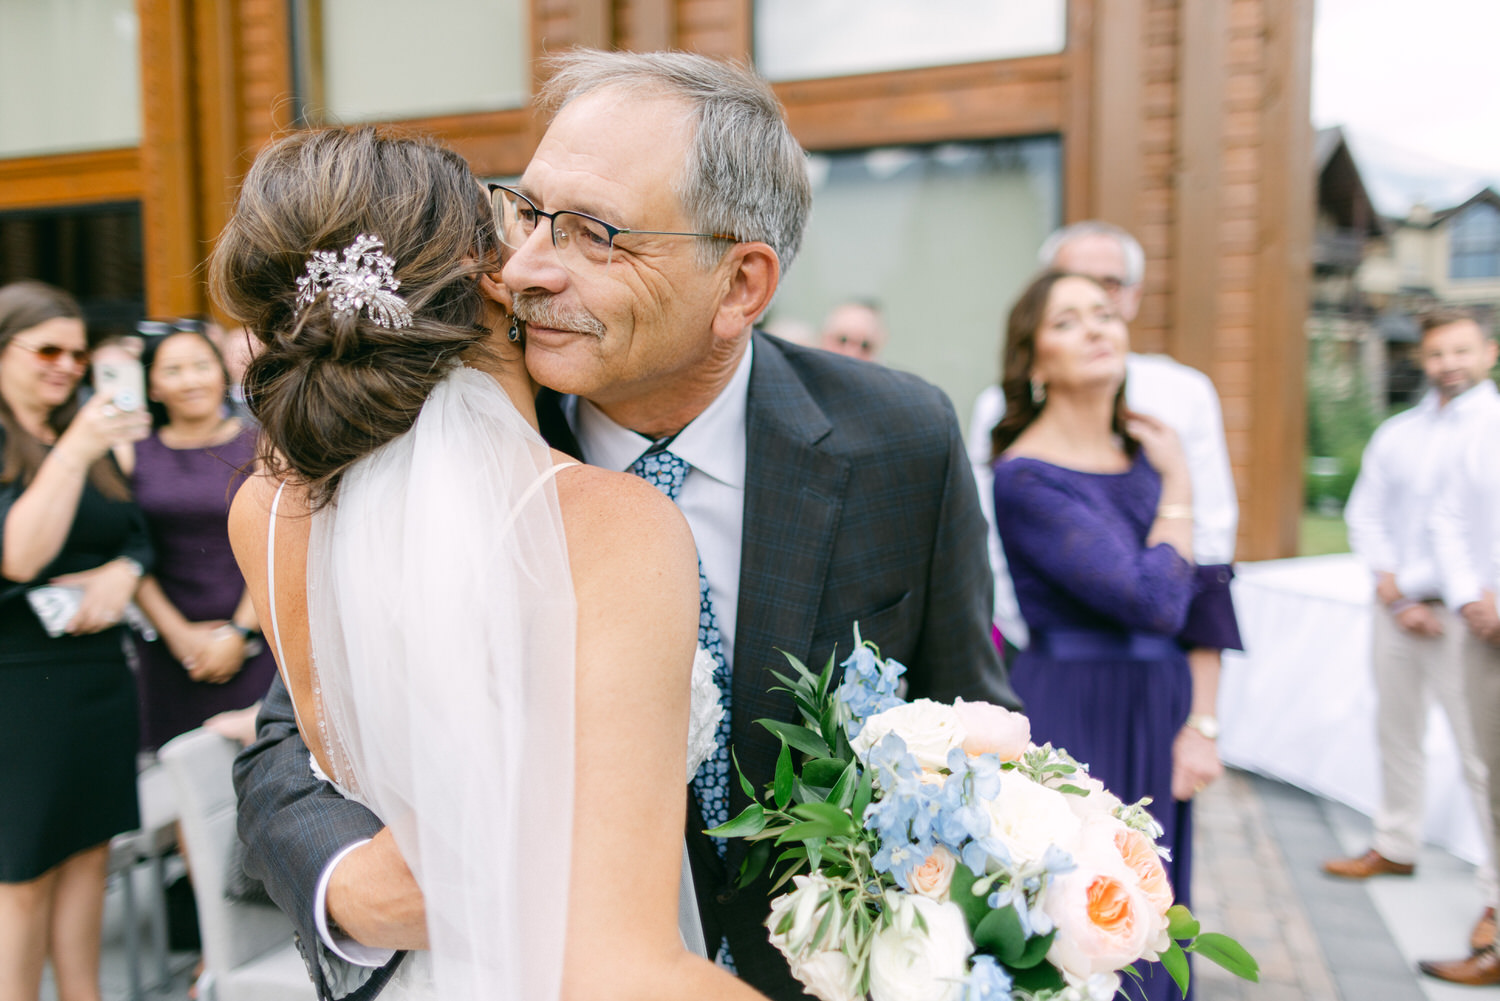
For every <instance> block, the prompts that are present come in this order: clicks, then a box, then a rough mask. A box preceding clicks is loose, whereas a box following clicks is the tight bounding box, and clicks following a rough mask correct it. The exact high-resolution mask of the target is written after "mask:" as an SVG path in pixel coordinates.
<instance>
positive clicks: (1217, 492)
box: [969, 354, 1240, 646]
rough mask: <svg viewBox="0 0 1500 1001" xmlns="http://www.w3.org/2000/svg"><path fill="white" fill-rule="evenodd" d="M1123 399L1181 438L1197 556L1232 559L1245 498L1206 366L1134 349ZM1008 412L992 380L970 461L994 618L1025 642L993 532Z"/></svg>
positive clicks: (1210, 560) (974, 424)
mask: <svg viewBox="0 0 1500 1001" xmlns="http://www.w3.org/2000/svg"><path fill="white" fill-rule="evenodd" d="M1125 403H1126V405H1127V406H1129V407H1130V409H1132V410H1137V411H1140V412H1141V413H1143V414H1147V415H1149V416H1151V417H1155V418H1157V419H1159V420H1161V421H1163V422H1164V423H1166V424H1167V426H1169V427H1170V428H1171V429H1172V430H1173V431H1176V432H1177V437H1178V438H1179V439H1180V440H1181V442H1182V451H1183V455H1184V457H1185V458H1186V459H1187V465H1188V474H1189V476H1190V477H1191V478H1192V481H1193V555H1194V557H1195V558H1196V560H1197V561H1198V562H1199V563H1202V564H1216V563H1232V562H1234V543H1235V535H1236V533H1237V532H1238V531H1239V525H1240V505H1239V499H1238V496H1237V495H1236V493H1235V489H1234V473H1233V471H1232V470H1231V468H1230V465H1229V449H1228V447H1227V446H1226V445H1225V443H1224V417H1223V414H1222V412H1221V411H1220V409H1219V394H1218V393H1217V392H1216V391H1215V390H1214V384H1213V382H1212V381H1211V380H1210V379H1209V378H1208V376H1206V375H1204V374H1203V373H1202V372H1200V371H1198V370H1197V369H1195V368H1190V367H1188V366H1187V365H1184V364H1182V363H1181V362H1178V361H1174V360H1173V359H1171V358H1168V357H1167V356H1166V355H1141V354H1131V355H1129V356H1128V357H1127V358H1126V361H1125ZM1004 416H1005V393H1004V392H1003V391H1002V390H1001V389H1000V387H999V386H990V387H988V388H986V389H985V390H984V392H982V393H980V394H979V399H978V400H976V401H974V411H973V416H972V417H971V418H970V421H969V460H970V462H972V463H973V465H974V482H975V483H976V484H977V485H978V487H979V504H980V507H981V509H982V510H983V511H984V516H985V518H987V519H988V520H989V523H990V566H991V568H992V569H993V570H994V571H995V623H996V625H998V626H999V627H1000V631H1001V632H1002V633H1003V634H1004V635H1005V638H1006V639H1008V640H1010V641H1011V642H1012V643H1014V644H1016V646H1025V645H1026V640H1027V638H1028V634H1027V630H1026V622H1025V620H1024V619H1022V618H1021V611H1020V606H1019V604H1018V603H1017V601H1016V592H1015V587H1014V586H1013V585H1012V584H1011V580H1010V572H1009V570H1008V569H1007V568H1006V566H1005V552H1004V550H1003V549H1002V548H1001V546H1000V537H999V534H998V533H997V532H996V531H995V511H994V508H995V496H994V489H993V484H994V474H993V473H992V472H991V470H990V431H991V429H993V428H994V426H995V425H996V424H998V423H1000V418H1002V417H1004Z"/></svg>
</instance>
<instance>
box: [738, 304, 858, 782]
mask: <svg viewBox="0 0 1500 1001" xmlns="http://www.w3.org/2000/svg"><path fill="white" fill-rule="evenodd" d="M745 425H746V438H747V441H746V455H745V467H746V468H745V519H744V528H743V532H742V536H741V543H740V593H739V616H738V624H737V626H736V629H735V640H734V714H733V720H732V727H733V741H734V746H735V749H736V754H737V755H738V757H739V760H740V764H741V765H742V766H743V767H744V768H745V770H746V772H747V774H748V775H749V776H750V778H751V780H752V781H753V782H757V783H759V782H761V781H764V780H767V779H769V777H770V775H771V773H772V771H773V770H774V765H775V760H776V752H777V750H778V748H779V744H778V743H777V742H776V741H775V740H774V738H772V737H771V736H770V734H768V733H767V732H766V731H765V729H764V728H762V727H760V726H758V725H756V723H755V720H757V719H761V718H763V717H772V718H775V719H793V718H795V709H794V707H793V705H792V701H791V699H790V697H789V696H787V695H786V694H785V693H784V692H779V691H778V692H772V691H771V689H772V688H773V687H776V686H778V685H779V684H780V682H778V681H777V680H776V679H775V678H773V677H771V674H770V672H771V671H773V670H774V671H780V672H783V673H785V672H786V671H787V670H789V667H788V665H787V664H786V661H785V658H783V657H782V655H781V654H780V653H779V652H777V651H778V650H784V651H786V652H788V653H791V654H793V655H794V656H797V657H799V658H800V659H802V660H803V661H804V662H806V661H807V658H808V657H809V655H810V654H811V653H818V652H819V651H811V650H810V649H809V648H810V646H811V644H812V637H813V632H814V629H815V626H816V623H817V616H818V610H819V607H820V605H821V603H822V597H823V591H824V587H825V586H826V583H827V581H826V578H827V575H828V566H829V561H830V559H831V556H832V553H833V544H834V531H835V529H836V528H837V526H838V522H839V514H840V511H841V509H842V505H843V495H844V488H845V485H846V483H847V482H848V477H849V463H848V461H847V460H846V459H845V458H844V457H843V456H840V455H838V454H837V453H834V452H830V451H829V450H828V449H827V447H826V444H825V439H826V438H827V437H828V435H829V433H830V432H831V431H832V430H833V425H832V424H831V423H830V422H829V420H828V417H827V416H826V415H825V414H824V413H823V410H822V408H821V407H819V406H818V405H817V403H816V402H815V401H814V400H813V398H812V396H811V395H810V394H809V393H808V391H807V388H806V386H804V385H803V383H802V380H801V379H800V377H799V376H798V375H797V372H796V370H795V369H793V368H792V366H791V365H790V363H788V361H787V359H786V357H785V355H784V354H783V353H782V350H781V347H780V345H779V343H778V342H776V341H773V340H771V339H769V338H767V337H765V336H763V335H760V334H757V335H756V336H755V358H754V362H753V367H752V369H751V372H750V395H749V403H748V407H747V410H746V415H745ZM809 666H811V667H814V668H816V667H817V666H820V665H812V664H810V665H809ZM733 797H734V800H735V801H736V802H732V803H731V810H732V812H733V811H734V810H737V809H739V808H741V807H743V805H744V802H745V801H744V797H743V794H742V793H741V792H740V790H739V789H738V784H737V783H736V784H735V788H734V789H733Z"/></svg>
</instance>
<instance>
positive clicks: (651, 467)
mask: <svg viewBox="0 0 1500 1001" xmlns="http://www.w3.org/2000/svg"><path fill="white" fill-rule="evenodd" d="M691 468H692V467H691V466H689V465H688V462H687V460H686V459H684V458H682V457H681V456H678V455H673V454H672V453H671V452H668V451H667V450H666V449H663V448H657V447H656V446H653V447H652V448H651V449H649V450H648V451H647V452H646V454H644V455H642V456H641V457H640V458H639V459H636V460H635V462H633V463H632V464H631V466H630V472H632V473H634V474H635V475H636V476H639V477H640V478H641V479H643V480H645V481H646V482H647V483H649V484H651V485H652V486H654V487H655V488H656V489H658V490H660V491H661V492H662V493H664V494H666V495H667V498H668V499H669V500H671V501H672V503H673V504H675V503H677V495H678V494H679V493H681V492H682V483H683V481H684V480H686V479H687V474H688V470H689V469H691ZM698 645H699V646H701V647H702V648H703V649H704V650H707V651H708V655H709V656H710V657H712V658H713V659H714V683H715V684H716V685H718V686H719V693H720V698H721V699H722V701H723V704H724V716H723V718H721V719H720V720H719V726H718V729H717V730H716V731H715V733H714V753H713V756H712V757H710V758H709V759H708V760H707V761H705V762H703V764H702V765H701V766H699V768H698V773H697V774H696V775H694V776H693V794H694V795H695V796H697V798H698V810H699V812H700V813H701V814H702V815H703V823H704V825H705V826H707V827H718V826H719V825H720V824H724V823H727V822H728V821H729V709H730V686H729V681H730V678H729V665H728V664H726V663H725V662H724V643H723V641H722V640H721V639H720V638H719V621H718V619H717V618H716V617H715V616H714V606H713V602H712V601H711V600H710V598H709V595H708V577H706V576H705V575H704V573H703V560H702V558H700V559H699V560H698ZM712 843H713V846H714V848H715V849H717V850H718V852H719V858H721V859H722V858H723V857H724V851H725V848H726V847H727V844H728V843H727V842H726V841H725V840H724V839H723V838H714V839H712ZM715 961H716V962H717V963H718V964H719V965H720V966H722V967H724V968H726V969H728V970H729V971H730V972H734V969H735V967H734V958H733V956H731V955H730V952H729V940H728V939H727V938H726V939H724V940H722V941H721V942H720V943H719V954H718V956H717V958H716V960H715Z"/></svg>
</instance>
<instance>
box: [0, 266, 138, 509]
mask: <svg viewBox="0 0 1500 1001" xmlns="http://www.w3.org/2000/svg"><path fill="white" fill-rule="evenodd" d="M58 319H62V320H78V321H80V322H82V320H83V309H82V308H81V307H80V306H79V305H78V300H76V299H74V298H73V297H72V296H71V295H69V294H68V293H66V292H64V291H63V290H62V289H60V288H53V287H52V286H51V285H47V284H44V283H42V282H37V281H20V282H14V283H12V284H10V285H6V286H4V287H3V288H0V352H3V351H4V350H5V348H6V346H7V345H8V344H10V342H11V340H13V339H14V338H15V336H16V335H17V334H20V333H24V332H26V331H28V330H30V329H32V328H33V327H38V326H41V325H42V324H43V323H46V322H47V321H48V320H58ZM85 336H86V337H87V338H88V340H87V344H88V346H89V347H90V348H92V347H94V345H95V342H96V341H97V338H96V337H95V336H94V335H92V334H88V333H87V332H86V333H85ZM82 386H83V380H82V379H79V380H78V388H75V389H74V390H73V398H72V399H70V400H68V401H67V402H66V403H64V404H63V405H62V406H60V407H58V408H56V409H55V410H53V411H52V413H50V414H48V415H47V425H48V426H49V427H50V428H52V430H53V431H54V432H56V433H57V434H58V435H61V434H62V433H63V432H64V431H66V430H67V429H68V424H69V422H71V421H72V420H73V417H74V416H75V415H76V414H77V413H78V407H79V404H80V402H81V400H80V399H79V391H78V389H79V388H81V387H82ZM0 430H3V431H4V433H5V454H4V458H3V460H0V483H19V484H20V485H21V487H22V488H23V489H24V488H25V487H26V486H27V485H28V484H30V483H31V480H32V478H33V477H34V476H36V472H37V470H38V469H40V468H41V466H42V460H44V459H46V458H47V446H46V445H44V444H43V443H42V442H41V441H40V440H39V439H38V438H37V437H36V436H35V435H33V434H32V433H31V432H30V431H27V430H26V429H25V428H24V427H22V426H21V422H20V421H19V420H17V419H16V415H15V412H14V411H12V410H11V408H10V402H9V401H8V400H6V399H5V397H4V396H0ZM88 477H89V482H90V483H92V484H93V485H94V488H95V489H96V490H98V491H99V492H100V493H102V494H104V496H106V497H109V498H111V499H113V500H129V499H130V486H129V484H127V483H126V482H125V477H124V476H123V475H121V473H120V470H119V467H117V466H116V465H115V462H114V459H113V458H112V457H111V456H110V455H109V454H108V453H105V455H104V456H102V457H100V458H99V459H98V460H97V461H95V462H94V464H93V465H92V466H90V467H89V472H88Z"/></svg>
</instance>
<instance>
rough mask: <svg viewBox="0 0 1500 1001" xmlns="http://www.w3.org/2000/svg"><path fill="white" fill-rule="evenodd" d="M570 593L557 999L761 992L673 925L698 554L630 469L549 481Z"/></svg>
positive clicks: (665, 998) (581, 472) (655, 1000)
mask: <svg viewBox="0 0 1500 1001" xmlns="http://www.w3.org/2000/svg"><path fill="white" fill-rule="evenodd" d="M558 491H559V495H560V499H561V501H562V504H563V512H564V521H565V524H566V526H567V539H568V554H569V558H570V560H571V563H572V567H573V580H574V588H575V593H576V596H577V601H578V661H577V663H578V669H577V693H576V706H577V718H576V721H575V732H576V735H577V736H576V747H577V764H576V770H577V780H576V792H575V796H574V818H573V832H574V833H573V865H572V878H571V880H570V884H569V915H568V939H567V955H566V966H565V972H564V990H563V996H564V998H565V999H568V1001H573V999H578V1001H583V999H587V1001H595V999H598V998H602V997H608V998H612V999H619V1001H628V999H636V998H639V999H642V1001H647V999H649V1001H669V999H674V998H680V999H683V1001H688V999H692V1001H700V999H718V998H724V999H747V1001H748V999H754V998H760V997H761V995H760V994H758V993H756V992H755V991H754V990H753V989H752V988H751V987H749V986H748V985H746V984H744V983H742V982H741V981H739V980H737V979H735V978H734V977H733V976H731V975H730V974H728V973H726V972H724V971H723V970H721V969H719V968H718V967H716V966H714V965H713V964H712V963H710V962H708V961H707V960H705V959H702V958H701V957H698V956H695V955H693V954H691V953H689V952H688V951H687V950H686V949H685V948H684V947H683V944H682V939H681V936H680V934H679V932H678V927H677V905H678V879H679V876H680V873H681V867H682V844H683V827H684V824H685V820H686V818H685V814H686V804H687V789H686V784H685V783H684V781H683V775H684V774H685V772H686V769H687V760H686V759H687V720H688V703H689V676H690V672H691V669H692V661H693V650H694V648H695V646H696V645H697V636H698V569H697V566H698V563H697V555H696V550H695V548H694V545H693V539H692V535H691V533H690V532H689V530H688V527H687V522H686V521H684V520H683V518H682V516H681V514H680V513H678V511H677V508H676V507H675V506H674V505H673V504H672V503H671V502H670V501H668V500H667V499H666V498H665V497H663V496H662V495H661V494H660V493H659V492H658V491H657V490H656V489H655V488H654V487H652V486H650V485H648V484H646V483H645V482H643V481H642V480H639V479H637V478H635V477H632V476H625V475H621V474H616V473H607V472H603V471H602V470H597V469H591V468H587V467H580V468H578V469H573V470H569V471H567V472H565V473H564V474H563V475H562V476H560V477H559V479H558Z"/></svg>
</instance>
